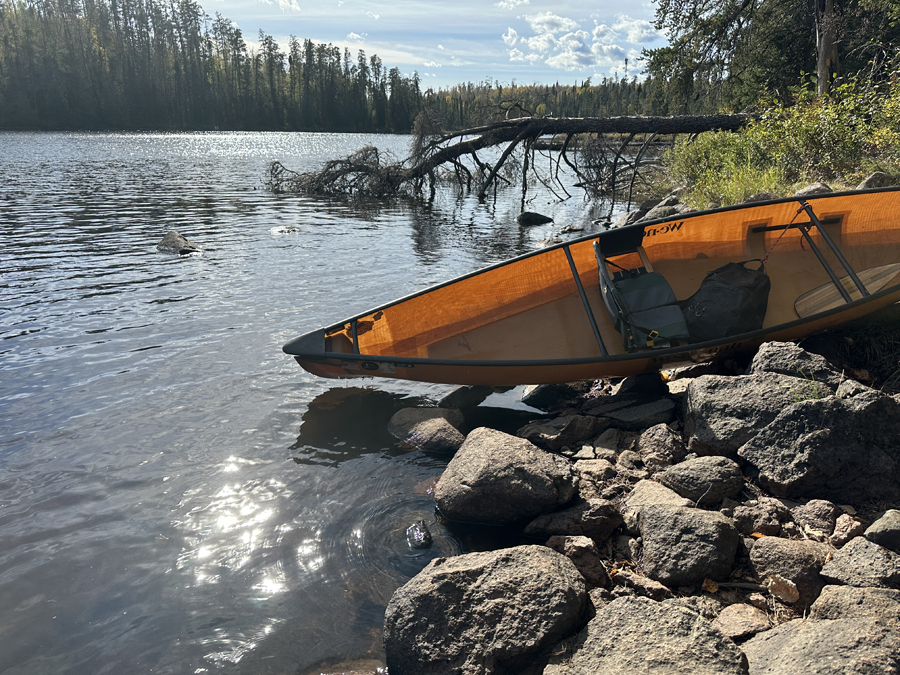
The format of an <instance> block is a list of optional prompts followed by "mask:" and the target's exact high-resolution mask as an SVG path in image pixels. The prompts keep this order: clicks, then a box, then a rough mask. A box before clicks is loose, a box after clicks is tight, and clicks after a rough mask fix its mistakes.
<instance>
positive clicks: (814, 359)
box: [748, 342, 845, 389]
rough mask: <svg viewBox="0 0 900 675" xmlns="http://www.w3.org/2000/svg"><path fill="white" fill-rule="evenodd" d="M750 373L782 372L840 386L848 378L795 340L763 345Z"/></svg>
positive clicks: (823, 358)
mask: <svg viewBox="0 0 900 675" xmlns="http://www.w3.org/2000/svg"><path fill="white" fill-rule="evenodd" d="M748 373H749V374H750V375H758V374H761V373H781V374H782V375H790V376H792V377H799V378H801V379H804V380H808V381H810V382H822V383H824V384H827V385H828V386H829V387H830V388H831V389H837V387H838V385H840V384H841V382H842V381H843V380H844V379H845V378H844V376H843V374H842V373H840V372H838V371H837V370H835V369H834V368H833V367H832V365H831V364H830V363H828V361H827V360H826V359H825V357H824V356H820V355H819V354H813V353H812V352H808V351H806V350H805V349H803V348H802V347H798V346H797V345H795V344H794V343H793V342H766V343H765V344H763V345H762V346H761V347H760V348H759V351H757V352H756V356H754V357H753V361H752V363H751V364H750V369H749V371H748Z"/></svg>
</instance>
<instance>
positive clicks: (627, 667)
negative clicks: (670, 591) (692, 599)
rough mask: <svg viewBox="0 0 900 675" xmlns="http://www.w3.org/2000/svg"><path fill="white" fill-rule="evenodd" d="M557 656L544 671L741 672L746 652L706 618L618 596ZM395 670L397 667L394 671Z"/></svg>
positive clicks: (555, 674)
mask: <svg viewBox="0 0 900 675" xmlns="http://www.w3.org/2000/svg"><path fill="white" fill-rule="evenodd" d="M562 647H563V651H562V653H557V654H554V656H553V657H552V658H551V659H550V663H549V664H548V665H547V667H546V668H545V669H544V675H598V674H605V673H623V674H627V675H741V674H746V673H747V661H746V659H745V658H744V655H743V654H742V653H741V650H740V649H739V648H738V647H737V646H736V645H735V644H734V642H732V641H731V640H730V639H728V638H727V637H725V635H723V634H722V632H721V631H719V630H717V629H716V628H715V627H714V626H713V625H712V624H711V623H710V622H709V621H707V620H706V619H704V618H703V617H702V616H700V615H699V614H697V613H696V612H693V611H691V610H689V609H685V608H683V607H678V606H675V605H672V604H669V603H663V602H654V601H653V600H650V599H649V598H642V597H624V598H618V599H616V600H614V601H612V602H611V603H609V604H608V605H606V606H605V607H603V608H602V609H601V610H600V611H598V612H597V615H596V616H595V617H594V618H593V619H591V621H590V623H588V625H587V627H586V628H585V629H584V630H582V632H581V633H579V634H578V635H577V636H576V637H574V638H572V639H570V640H567V641H566V642H564V643H563V645H562ZM392 672H393V671H392Z"/></svg>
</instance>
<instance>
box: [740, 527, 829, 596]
mask: <svg viewBox="0 0 900 675" xmlns="http://www.w3.org/2000/svg"><path fill="white" fill-rule="evenodd" d="M831 551H832V549H831V547H830V546H828V545H827V544H820V543H819V542H816V541H806V540H794V539H782V538H780V537H763V538H762V539H759V540H757V542H756V543H755V544H753V548H751V549H750V564H751V565H753V569H754V571H755V572H756V575H757V577H759V579H760V581H762V582H763V583H765V582H766V579H767V578H769V577H772V576H777V577H780V578H781V579H786V580H787V581H789V582H792V583H793V584H794V586H796V588H797V593H798V594H799V595H798V596H796V597H797V600H796V601H795V602H797V604H798V605H799V606H800V607H808V606H809V605H811V604H812V603H813V601H814V600H815V599H816V598H818V597H819V593H820V592H821V591H822V588H823V587H824V586H825V583H826V582H825V580H824V579H823V578H822V575H821V574H820V572H821V571H822V566H823V565H824V564H825V561H826V560H827V559H828V556H829V555H830V554H831Z"/></svg>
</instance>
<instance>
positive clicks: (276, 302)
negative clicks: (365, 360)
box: [0, 133, 600, 675]
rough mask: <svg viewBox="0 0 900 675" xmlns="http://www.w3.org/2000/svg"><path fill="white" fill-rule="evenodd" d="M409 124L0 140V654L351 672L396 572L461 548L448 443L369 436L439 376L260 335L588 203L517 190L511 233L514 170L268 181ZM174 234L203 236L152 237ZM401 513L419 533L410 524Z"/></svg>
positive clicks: (91, 665)
mask: <svg viewBox="0 0 900 675" xmlns="http://www.w3.org/2000/svg"><path fill="white" fill-rule="evenodd" d="M408 143H409V139H408V138H405V137H396V136H360V135H340V134H299V133H292V134H278V133H195V134H194V133H192V134H178V133H171V134H170V133H137V134H118V133H58V134H55V133H53V134H48V133H34V134H32V133H0V242H2V248H0V337H2V340H0V672H2V673H4V674H6V673H9V674H12V673H15V674H23V675H24V674H28V675H35V674H45V673H46V674H51V673H53V674H56V673H85V674H88V673H89V674H91V675H97V674H102V673H110V674H118V673H129V674H132V673H149V672H153V673H300V674H305V673H319V672H331V671H332V670H333V669H334V668H338V667H340V668H347V669H349V668H350V667H351V666H352V665H353V664H355V665H356V666H359V667H364V666H365V667H368V668H369V669H370V670H371V669H372V668H374V667H376V666H378V665H380V664H382V663H383V650H382V646H381V621H382V617H383V613H384V606H385V604H386V603H387V601H388V599H389V598H390V595H391V593H392V592H393V591H394V589H395V588H396V587H397V586H399V585H400V584H402V583H404V582H405V581H406V580H407V579H409V578H410V577H411V576H412V575H414V574H415V573H416V572H417V571H418V570H419V569H421V568H422V567H423V566H424V565H425V564H427V563H428V561H429V560H430V559H431V558H433V557H435V556H438V555H452V554H455V553H459V552H461V551H466V550H470V549H471V548H472V547H473V544H472V543H471V542H468V541H466V540H465V539H464V538H462V537H461V536H459V535H458V534H454V533H453V532H451V531H450V530H448V529H446V528H445V527H443V526H442V525H441V524H440V523H439V522H437V521H436V519H435V514H434V505H433V499H432V497H431V496H430V495H429V494H428V492H427V490H428V487H429V486H430V484H431V483H432V482H433V480H434V478H435V477H436V476H438V475H439V474H440V473H441V471H442V470H443V468H444V466H445V465H446V461H447V458H446V457H437V456H430V455H428V454H425V453H422V452H417V451H409V450H408V449H404V448H402V447H400V445H399V444H398V443H397V442H396V441H395V440H394V439H393V438H392V437H391V436H390V435H388V433H387V432H386V425H387V421H388V420H389V419H390V416H391V415H392V414H393V413H394V412H395V411H397V410H399V409H400V408H402V407H406V406H409V405H417V404H428V403H433V402H434V401H436V400H438V399H439V398H440V397H441V396H443V395H445V394H446V393H449V391H451V388H449V387H445V386H439V385H427V384H414V383H391V382H385V381H372V380H361V381H353V382H350V383H345V382H341V381H333V380H321V379H317V378H314V377H312V376H311V375H308V374H307V373H305V372H304V371H302V370H301V369H300V368H299V366H297V365H296V364H295V362H294V361H293V360H292V359H291V358H290V357H288V356H286V355H284V354H283V353H282V352H281V345H282V344H283V343H284V342H286V341H287V340H289V339H291V338H293V337H296V336H297V335H299V334H301V333H303V332H306V331H308V330H311V329H313V328H317V327H319V326H321V325H325V324H328V323H332V322H335V321H337V320H340V319H343V318H345V317H346V316H349V315H351V314H355V313H357V312H361V311H363V310H367V309H369V308H371V307H374V306H375V305H377V304H380V303H382V302H385V301H387V300H390V299H392V298H394V297H397V296H401V295H405V294H407V293H410V292H412V291H415V290H417V289H420V288H423V287H425V286H429V285H432V284H435V283H438V282H440V281H443V280H445V279H447V278H450V277H454V276H458V275H461V274H464V273H467V272H470V271H471V270H473V269H477V268H479V267H482V266H484V265H487V264H490V263H493V262H496V261H499V260H502V259H505V258H508V257H512V256H514V255H518V254H521V253H524V252H526V251H529V250H532V249H534V248H535V247H536V246H537V242H538V241H539V240H540V239H542V238H545V237H547V236H550V235H551V234H554V233H555V232H557V231H558V230H559V229H560V228H561V226H563V225H565V224H569V223H578V224H583V225H586V226H587V227H588V230H590V229H591V228H592V227H594V226H592V225H591V224H590V220H591V219H592V218H596V217H597V216H598V215H600V212H599V207H595V206H593V205H591V204H589V203H585V202H584V201H582V199H581V198H580V196H576V197H574V198H572V199H569V200H567V201H564V202H558V201H555V200H554V199H553V196H552V195H551V194H549V193H548V192H546V191H542V192H538V193H532V194H535V199H534V201H532V202H530V203H528V204H527V205H526V208H528V209H529V210H536V211H541V212H543V213H547V214H548V215H551V216H554V217H555V218H556V222H555V223H554V224H551V225H547V226H541V227H537V228H529V229H523V228H520V227H519V226H518V225H517V224H516V223H515V216H516V214H517V213H518V212H519V210H520V206H521V203H520V198H521V195H520V194H519V191H518V190H517V189H513V190H508V191H506V192H505V193H504V192H502V191H501V192H500V193H499V195H498V196H497V197H496V198H495V199H492V200H490V201H489V202H487V203H484V204H480V203H478V201H477V200H476V199H475V198H474V197H459V196H457V195H455V194H453V193H451V192H447V193H439V194H438V196H437V198H436V199H435V200H434V201H433V202H431V203H427V204H420V205H413V204H409V203H400V204H385V203H373V202H362V203H360V202H346V201H341V200H325V199H310V198H306V197H299V196H295V195H280V196H275V195H273V194H271V193H269V192H267V191H266V190H265V189H264V187H263V180H264V177H265V171H266V167H267V165H268V163H269V162H270V161H272V160H275V159H278V160H280V161H282V162H283V163H284V164H285V166H287V167H289V168H293V169H307V168H311V167H314V166H316V165H318V164H319V163H320V162H322V161H323V160H325V159H328V158H333V157H338V156H344V155H346V154H348V153H349V152H352V151H353V150H355V149H358V148H359V147H361V146H363V145H366V144H375V145H378V146H379V147H382V148H388V149H392V150H393V151H394V152H395V153H396V154H397V155H398V156H404V155H405V154H406V152H407V147H408ZM170 229H177V230H179V231H180V232H181V233H182V234H184V235H185V236H187V237H188V238H190V239H192V240H193V241H196V242H197V243H199V244H200V245H202V247H203V249H204V250H203V254H202V255H195V256H185V257H178V256H174V255H168V254H164V253H160V252H158V251H157V250H156V243H157V242H158V241H159V239H160V238H161V237H162V235H163V234H164V233H165V232H166V231H168V230H170ZM484 405H485V406H488V407H500V408H516V407H519V408H521V407H522V406H521V405H517V404H516V398H515V392H512V393H509V394H505V395H502V396H501V395H495V396H492V397H491V398H490V399H488V401H487V402H486V403H485V404H484ZM419 518H423V519H425V520H426V522H428V523H429V524H430V526H431V529H432V532H433V534H434V538H435V544H434V546H433V547H432V549H430V550H426V551H412V550H411V549H409V547H408V546H407V544H406V541H405V538H404V531H405V528H406V527H407V526H408V525H409V524H410V523H411V522H413V521H415V520H417V519H419ZM335 664H343V665H341V666H337V665H335Z"/></svg>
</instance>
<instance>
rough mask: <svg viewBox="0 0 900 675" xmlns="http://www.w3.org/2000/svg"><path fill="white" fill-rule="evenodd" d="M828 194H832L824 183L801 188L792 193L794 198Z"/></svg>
mask: <svg viewBox="0 0 900 675" xmlns="http://www.w3.org/2000/svg"><path fill="white" fill-rule="evenodd" d="M829 192H834V190H832V189H831V187H829V186H828V185H826V184H825V183H821V182H820V183H811V184H810V185H807V186H806V187H802V188H800V189H799V190H797V191H796V192H795V193H794V196H795V197H809V196H810V195H823V194H827V193H829Z"/></svg>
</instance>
